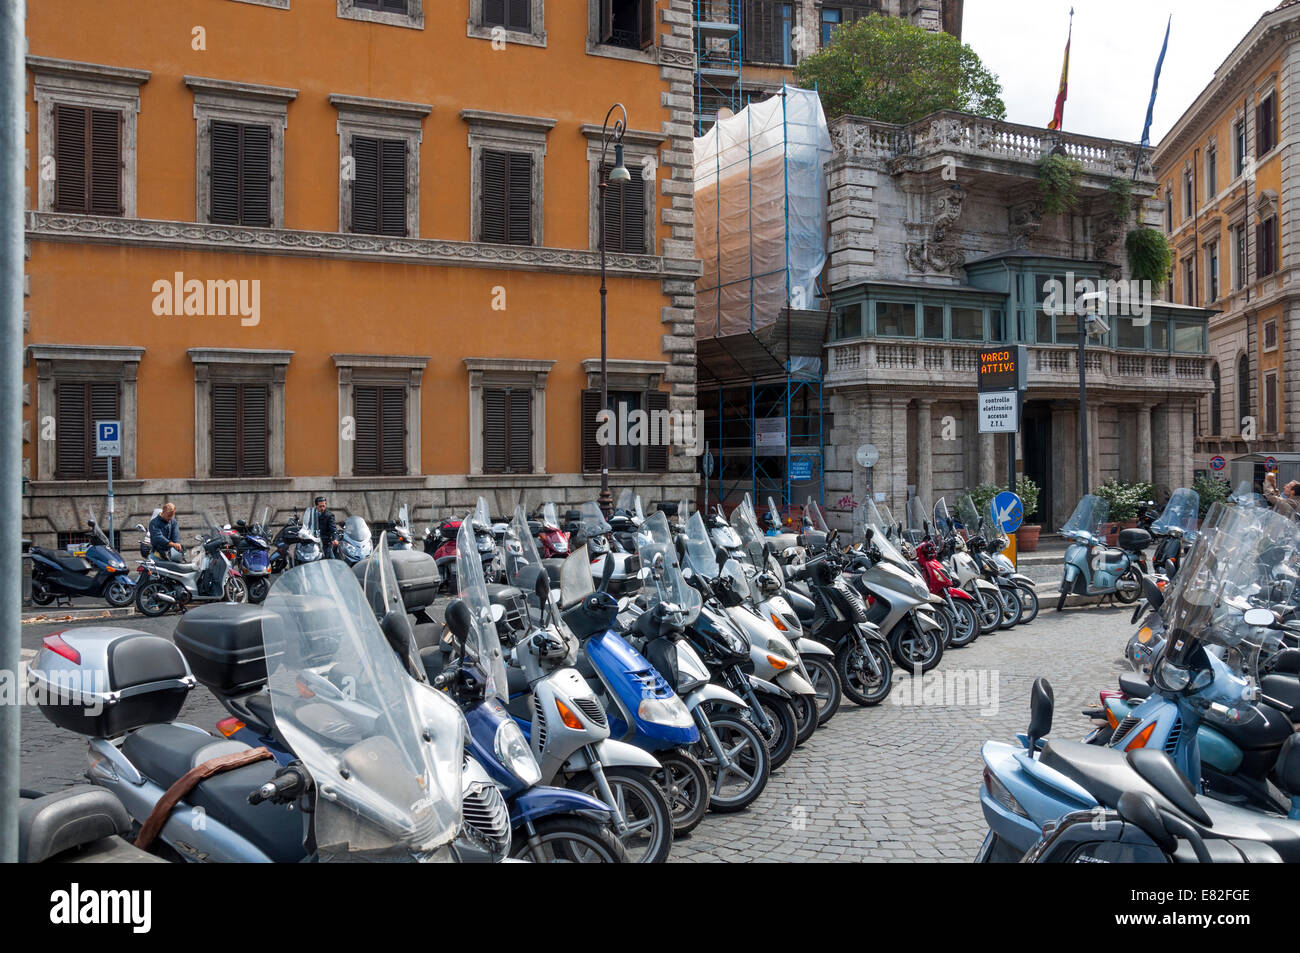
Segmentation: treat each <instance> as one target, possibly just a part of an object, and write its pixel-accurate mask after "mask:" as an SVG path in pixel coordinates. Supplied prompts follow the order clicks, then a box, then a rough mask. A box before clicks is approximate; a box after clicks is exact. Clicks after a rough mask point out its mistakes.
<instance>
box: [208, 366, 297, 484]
mask: <svg viewBox="0 0 1300 953" xmlns="http://www.w3.org/2000/svg"><path fill="white" fill-rule="evenodd" d="M185 353H186V354H188V355H189V358H190V361H191V362H192V363H193V364H194V478H195V479H196V480H227V479H241V478H237V477H236V478H231V477H215V476H213V475H212V427H211V424H212V381H213V380H216V381H234V382H241V383H242V382H245V381H260V382H264V383H267V384H270V385H271V386H270V390H271V398H270V401H269V403H268V406H267V424H268V426H269V428H270V431H271V432H270V434H268V435H267V441H266V457H267V461H266V462H267V470H268V471H269V472H268V473H267V475H266V477H265V478H263V479H268V478H269V479H274V478H276V477H283V476H284V475H285V469H284V438H285V398H284V378H285V372H286V371H287V370H288V368H289V361H290V360H291V359H292V358H293V353H294V352H293V351H273V350H256V349H253V348H220V347H192V348H190V349H189V350H187V351H186V352H185ZM214 368H215V370H214Z"/></svg>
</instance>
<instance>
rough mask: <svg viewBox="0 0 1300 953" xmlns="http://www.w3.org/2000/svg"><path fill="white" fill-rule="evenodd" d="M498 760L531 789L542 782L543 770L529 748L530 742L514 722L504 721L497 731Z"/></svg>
mask: <svg viewBox="0 0 1300 953" xmlns="http://www.w3.org/2000/svg"><path fill="white" fill-rule="evenodd" d="M494 746H495V748H496V752H497V758H498V760H500V762H501V763H502V764H504V765H505V766H506V767H507V768H509V769H510V770H511V771H512V772H513V773H514V775H515V777H517V778H518V779H519V780H520V781H522V782H524V784H527V785H529V786H530V787H531V786H532V785H534V784H536V783H537V782H539V781H540V780H542V772H541V769H540V768H538V766H537V759H536V758H535V757H533V751H532V749H531V748H529V747H528V741H527V740H526V739H525V738H524V733H523V732H522V731H520V730H519V726H518V725H517V724H515V723H514V722H513V721H503V722H502V723H501V727H500V728H498V729H497V736H496V742H495V745H494Z"/></svg>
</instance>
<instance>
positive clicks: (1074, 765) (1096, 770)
mask: <svg viewBox="0 0 1300 953" xmlns="http://www.w3.org/2000/svg"><path fill="white" fill-rule="evenodd" d="M1038 761H1039V763H1040V764H1042V765H1044V766H1045V767H1049V768H1052V769H1053V770H1055V771H1059V772H1060V773H1061V774H1063V775H1065V776H1066V777H1067V778H1069V779H1070V780H1071V781H1073V782H1074V783H1075V784H1077V785H1079V786H1080V787H1081V788H1083V789H1084V790H1085V791H1087V792H1088V793H1089V794H1091V795H1092V796H1093V797H1095V798H1096V799H1097V802H1098V803H1099V804H1101V805H1102V806H1104V807H1108V808H1111V809H1112V810H1114V809H1115V807H1116V805H1118V804H1119V796H1120V795H1121V794H1123V793H1124V792H1125V791H1134V792H1136V793H1138V794H1149V795H1151V797H1153V798H1154V799H1155V802H1156V804H1158V805H1160V806H1161V807H1163V808H1165V809H1166V810H1171V811H1176V810H1177V808H1175V807H1174V806H1173V805H1172V804H1171V803H1169V801H1168V800H1167V799H1166V798H1165V797H1164V795H1162V794H1161V793H1160V792H1159V791H1157V790H1156V789H1155V788H1153V787H1152V786H1151V785H1150V784H1148V783H1147V782H1146V781H1144V780H1142V777H1141V775H1139V774H1138V773H1137V772H1136V771H1134V770H1133V768H1132V767H1131V766H1130V765H1129V763H1128V760H1127V759H1126V758H1125V757H1124V752H1122V751H1120V750H1118V749H1116V748H1103V747H1101V746H1100V745H1089V744H1084V743H1082V742H1079V741H1060V740H1056V739H1053V740H1051V741H1048V742H1047V743H1046V744H1045V745H1043V752H1042V754H1041V755H1039V758H1038Z"/></svg>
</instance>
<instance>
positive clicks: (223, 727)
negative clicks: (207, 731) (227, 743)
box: [217, 718, 245, 738]
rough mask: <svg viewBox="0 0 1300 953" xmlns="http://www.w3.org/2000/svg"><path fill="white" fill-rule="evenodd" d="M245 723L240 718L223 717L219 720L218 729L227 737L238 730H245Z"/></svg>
mask: <svg viewBox="0 0 1300 953" xmlns="http://www.w3.org/2000/svg"><path fill="white" fill-rule="evenodd" d="M244 728H245V725H244V723H243V722H242V721H240V720H239V719H238V718H222V719H221V720H220V721H219V722H217V731H219V732H221V733H222V734H223V735H225V736H226V737H227V738H229V737H230V736H231V735H233V734H235V733H236V732H239V731H243V730H244Z"/></svg>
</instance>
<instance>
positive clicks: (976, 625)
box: [952, 599, 980, 649]
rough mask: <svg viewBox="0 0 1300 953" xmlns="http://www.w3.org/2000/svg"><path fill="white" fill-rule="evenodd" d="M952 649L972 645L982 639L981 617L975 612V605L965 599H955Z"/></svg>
mask: <svg viewBox="0 0 1300 953" xmlns="http://www.w3.org/2000/svg"><path fill="white" fill-rule="evenodd" d="M952 608H953V637H952V647H953V648H955V649H960V648H963V647H965V646H967V645H970V644H971V643H972V642H974V641H975V640H976V639H978V638H979V637H980V617H979V613H978V612H977V611H975V603H973V602H969V601H967V600H965V599H954V600H953V601H952Z"/></svg>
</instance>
